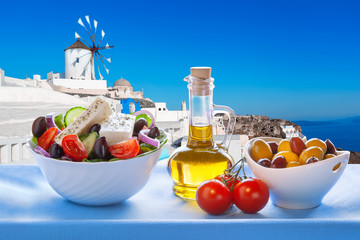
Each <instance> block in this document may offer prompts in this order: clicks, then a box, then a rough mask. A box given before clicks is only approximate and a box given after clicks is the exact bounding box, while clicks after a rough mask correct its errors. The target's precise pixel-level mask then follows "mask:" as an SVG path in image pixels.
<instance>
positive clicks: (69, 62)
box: [65, 48, 93, 80]
mask: <svg viewBox="0 0 360 240" xmlns="http://www.w3.org/2000/svg"><path fill="white" fill-rule="evenodd" d="M77 59H79V62H77ZM90 59H91V51H90V50H87V49H81V48H73V49H67V50H66V51H65V78H66V79H88V80H91V79H92V78H91V70H92V64H93V63H92V64H91V63H89V61H90ZM88 63H89V64H88ZM84 68H85V75H84V76H82V73H83V71H84Z"/></svg>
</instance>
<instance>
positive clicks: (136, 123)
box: [133, 118, 148, 136]
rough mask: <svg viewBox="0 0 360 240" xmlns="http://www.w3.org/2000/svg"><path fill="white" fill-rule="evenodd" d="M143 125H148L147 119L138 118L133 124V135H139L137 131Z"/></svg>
mask: <svg viewBox="0 0 360 240" xmlns="http://www.w3.org/2000/svg"><path fill="white" fill-rule="evenodd" d="M144 126H145V127H147V126H148V123H147V121H146V120H145V119H144V118H139V119H138V120H137V121H136V122H135V124H134V131H133V136H137V135H139V132H140V131H141V130H142V129H143V128H144Z"/></svg>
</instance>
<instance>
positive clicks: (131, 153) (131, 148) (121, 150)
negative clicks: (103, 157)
mask: <svg viewBox="0 0 360 240" xmlns="http://www.w3.org/2000/svg"><path fill="white" fill-rule="evenodd" d="M109 151H110V153H111V155H113V156H114V157H116V158H120V159H127V158H132V157H135V156H136V155H137V154H138V152H139V151H140V145H139V142H138V141H137V140H136V139H135V138H133V139H130V140H126V141H123V142H120V143H117V144H114V145H111V146H110V147H109Z"/></svg>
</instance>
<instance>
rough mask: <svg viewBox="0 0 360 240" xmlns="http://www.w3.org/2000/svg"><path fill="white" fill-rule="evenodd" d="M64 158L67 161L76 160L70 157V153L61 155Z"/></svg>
mask: <svg viewBox="0 0 360 240" xmlns="http://www.w3.org/2000/svg"><path fill="white" fill-rule="evenodd" d="M61 159H62V160H65V161H72V162H73V161H74V159H73V158H72V157H70V156H69V155H67V154H65V155H64V156H62V157H61Z"/></svg>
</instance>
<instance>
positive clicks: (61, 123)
mask: <svg viewBox="0 0 360 240" xmlns="http://www.w3.org/2000/svg"><path fill="white" fill-rule="evenodd" d="M54 120H55V124H56V126H57V127H58V128H59V129H60V130H61V129H62V128H63V127H64V117H63V114H62V113H60V114H59V115H57V116H56V117H55V119H54Z"/></svg>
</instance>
